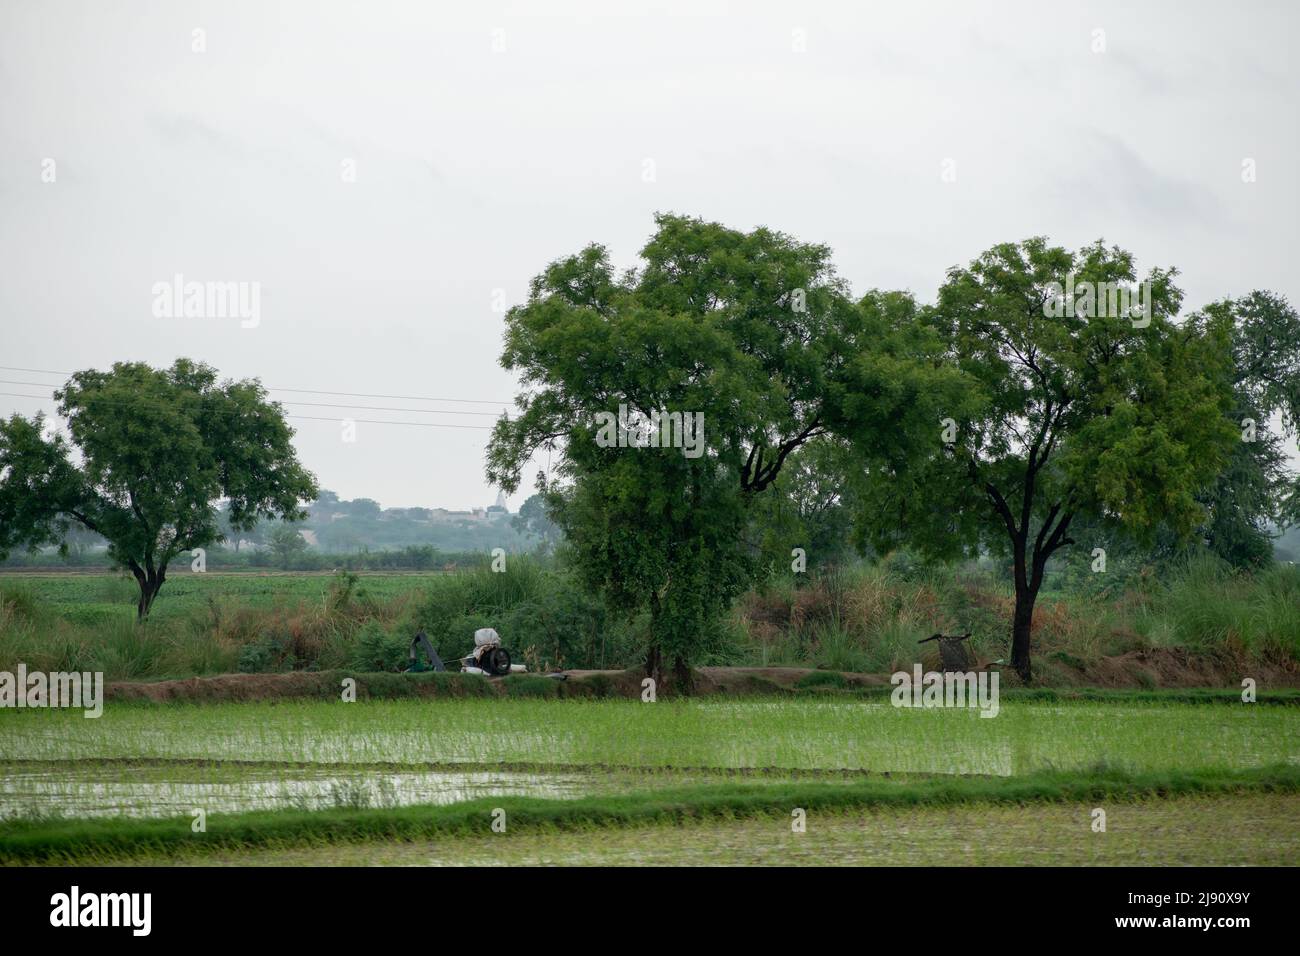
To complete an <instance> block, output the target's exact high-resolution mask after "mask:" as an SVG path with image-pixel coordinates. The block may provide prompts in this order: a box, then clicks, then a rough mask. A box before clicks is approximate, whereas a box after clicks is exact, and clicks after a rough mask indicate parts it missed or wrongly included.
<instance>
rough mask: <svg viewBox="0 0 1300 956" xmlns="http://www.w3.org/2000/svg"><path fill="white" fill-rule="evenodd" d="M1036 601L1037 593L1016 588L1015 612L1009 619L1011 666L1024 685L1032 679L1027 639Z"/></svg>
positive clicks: (1032, 621) (1030, 629)
mask: <svg viewBox="0 0 1300 956" xmlns="http://www.w3.org/2000/svg"><path fill="white" fill-rule="evenodd" d="M1037 600H1038V594H1037V592H1035V591H1032V590H1030V589H1029V588H1024V589H1023V590H1022V589H1021V588H1016V610H1015V614H1014V615H1013V617H1012V619H1011V666H1012V667H1013V668H1015V671H1016V673H1017V674H1019V675H1020V679H1021V680H1022V681H1024V682H1025V683H1026V684H1028V683H1029V681H1030V680H1031V678H1032V670H1031V668H1030V664H1029V638H1030V633H1031V631H1032V629H1033V624H1034V602H1035V601H1037Z"/></svg>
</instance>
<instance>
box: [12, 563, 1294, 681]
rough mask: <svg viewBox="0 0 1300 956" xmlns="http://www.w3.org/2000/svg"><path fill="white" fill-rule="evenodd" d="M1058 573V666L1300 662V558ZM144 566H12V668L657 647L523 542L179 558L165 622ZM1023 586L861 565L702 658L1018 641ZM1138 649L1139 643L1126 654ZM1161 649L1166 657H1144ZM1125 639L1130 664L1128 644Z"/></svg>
mask: <svg viewBox="0 0 1300 956" xmlns="http://www.w3.org/2000/svg"><path fill="white" fill-rule="evenodd" d="M1103 577H1104V576H1103V575H1091V576H1089V577H1086V578H1084V579H1083V580H1082V581H1076V582H1074V584H1073V585H1072V589H1069V590H1066V589H1058V590H1056V591H1049V592H1045V593H1044V595H1043V597H1042V599H1041V600H1040V602H1039V605H1038V608H1037V610H1036V613H1035V618H1034V634H1035V638H1034V640H1035V645H1036V647H1035V663H1034V666H1035V673H1036V678H1037V680H1038V681H1039V683H1041V684H1047V685H1049V686H1080V685H1088V684H1090V683H1102V684H1106V685H1109V686H1133V687H1143V686H1147V687H1153V686H1162V685H1163V684H1166V683H1170V682H1174V683H1177V684H1179V685H1180V686H1193V685H1198V684H1199V685H1207V686H1208V685H1218V686H1226V685H1228V684H1232V685H1238V684H1239V682H1240V675H1241V674H1243V673H1247V672H1249V673H1251V674H1253V675H1254V676H1256V677H1259V676H1260V673H1261V671H1262V670H1265V669H1267V670H1268V672H1269V678H1270V680H1271V681H1272V683H1273V684H1274V685H1275V686H1279V685H1278V681H1279V680H1280V679H1285V678H1287V675H1290V677H1289V679H1290V681H1291V682H1292V683H1295V682H1296V677H1295V674H1296V673H1297V672H1298V671H1300V568H1296V567H1293V566H1289V565H1277V566H1274V567H1271V568H1268V569H1264V570H1261V571H1260V572H1258V573H1256V574H1254V575H1245V574H1238V573H1234V572H1232V571H1231V570H1230V569H1227V568H1226V567H1224V566H1223V565H1221V564H1217V563H1215V562H1214V561H1211V560H1209V559H1199V560H1193V561H1189V562H1188V563H1186V564H1185V565H1183V566H1181V567H1179V568H1176V569H1173V570H1170V571H1169V572H1168V573H1167V574H1164V575H1163V576H1162V577H1161V578H1160V579H1159V580H1158V581H1157V580H1155V579H1153V578H1150V577H1142V576H1141V575H1136V576H1130V577H1120V576H1117V577H1116V578H1115V579H1113V580H1109V581H1102V580H1093V578H1097V579H1100V578H1103ZM134 602H135V585H134V583H133V582H132V581H131V580H129V579H127V578H123V577H121V576H118V575H112V574H87V573H65V574H36V573H13V572H10V573H3V572H0V669H12V667H13V666H14V665H16V663H17V662H18V661H20V660H21V661H25V662H26V663H27V664H28V666H29V667H33V668H36V669H41V670H95V671H103V672H104V673H105V674H106V675H107V677H108V679H109V680H133V679H134V680H138V679H146V680H147V679H158V678H167V677H188V676H193V675H197V674H217V673H231V672H235V671H245V672H257V673H266V672H277V671H288V670H324V669H332V668H351V669H354V670H371V671H374V670H398V669H400V668H401V666H402V664H403V662H404V661H405V657H406V648H407V645H408V644H409V642H410V638H411V635H412V634H413V633H414V632H415V630H416V629H419V628H423V629H425V630H426V631H427V632H428V633H429V635H430V637H431V639H432V640H433V641H434V644H435V646H437V647H438V648H439V651H440V652H442V653H443V655H444V656H449V655H457V654H462V653H466V652H467V651H468V649H469V647H470V646H471V644H472V635H473V633H474V630H475V629H476V628H478V627H487V626H491V627H495V628H497V629H498V631H499V632H500V633H501V634H502V636H503V637H504V638H505V640H506V642H507V644H508V646H510V647H511V648H512V649H513V650H514V651H516V652H517V655H516V656H517V658H519V659H522V660H523V661H525V662H526V663H528V664H529V665H530V667H531V668H532V669H534V670H538V669H543V668H546V669H550V668H559V667H569V668H598V669H606V668H615V669H618V668H623V667H627V666H631V665H633V664H635V663H636V662H638V661H639V660H640V659H641V657H642V648H643V640H644V628H645V626H646V622H645V621H642V620H631V621H627V620H621V619H618V618H616V617H615V616H613V615H611V614H609V613H608V612H607V611H606V610H605V608H604V607H603V605H601V603H600V602H599V601H598V600H597V599H596V598H594V597H593V596H592V595H591V594H590V593H588V592H587V591H586V589H584V588H582V587H581V586H580V585H579V584H578V583H577V582H576V580H575V579H574V578H573V577H572V576H571V575H570V574H569V573H567V572H565V571H564V570H563V569H561V568H558V567H556V566H554V565H553V564H550V563H547V562H539V561H537V560H535V559H531V558H527V557H515V558H512V559H511V561H510V563H509V564H508V567H507V571H506V572H505V573H501V574H497V573H493V572H492V571H490V570H489V569H487V568H471V569H467V570H463V571H458V572H453V573H419V572H409V573H403V572H376V573H360V574H341V575H330V574H308V573H285V574H280V573H251V572H240V573H222V572H216V571H213V572H208V573H204V574H191V573H187V572H178V573H175V574H174V575H173V576H172V578H171V579H169V580H168V582H167V584H166V585H165V586H164V589H163V592H162V594H161V595H160V597H159V599H158V601H157V603H156V604H155V605H154V611H153V613H152V615H151V618H150V620H149V622H148V623H147V625H145V626H138V625H137V624H136V623H135V612H134ZM1011 606H1012V597H1011V593H1010V590H1009V587H1008V585H1007V583H1006V581H1004V580H1002V579H1001V577H999V576H998V575H997V574H996V573H995V571H994V570H993V569H990V568H989V567H986V566H980V565H968V566H962V567H954V568H943V569H930V570H924V569H917V568H911V567H907V566H902V565H901V564H900V563H899V562H896V561H894V562H890V561H885V562H881V563H877V564H862V565H856V566H853V567H850V568H845V569H843V570H841V571H836V572H833V573H826V574H822V575H813V576H809V577H808V578H807V579H801V580H797V581H795V580H784V579H778V580H774V581H772V582H769V583H768V584H767V585H766V586H765V587H763V588H760V589H757V590H754V591H751V592H750V593H748V594H746V595H745V596H744V597H743V598H742V599H741V600H740V601H739V602H738V604H737V606H736V608H735V610H734V613H733V614H732V615H731V617H730V618H728V619H727V620H725V621H722V622H719V623H718V625H717V626H716V627H717V629H718V632H717V633H713V634H709V635H705V636H704V637H705V638H707V640H703V638H702V640H703V643H705V644H706V645H707V646H709V647H710V648H712V650H711V651H710V654H709V656H708V659H706V660H703V661H701V662H700V663H704V664H714V665H762V666H767V665H801V666H811V667H817V668H821V669H826V670H840V671H859V672H874V673H885V672H890V671H893V670H897V669H898V668H899V667H906V666H910V664H911V663H912V662H913V661H915V660H917V659H918V655H920V654H923V653H924V652H925V650H928V651H929V652H930V653H931V654H933V653H934V652H933V645H931V646H930V647H929V648H927V649H922V648H921V647H920V645H918V643H917V642H918V641H919V640H920V639H921V638H922V637H928V636H929V635H931V634H933V633H935V632H936V631H938V632H942V633H947V634H952V633H967V632H969V633H970V634H971V635H972V637H971V640H970V642H969V645H968V646H969V647H970V649H971V651H972V652H973V654H974V655H975V657H976V659H977V660H981V661H994V660H997V659H999V658H1004V657H1005V656H1006V655H1007V635H1008V622H1009V620H1010V615H1011ZM1125 655H1127V656H1128V657H1127V658H1125ZM1134 655H1146V656H1147V657H1148V658H1150V659H1151V660H1158V665H1153V664H1151V663H1150V661H1148V663H1147V664H1146V665H1144V664H1143V662H1142V661H1140V660H1136V659H1134ZM1119 658H1124V659H1123V660H1119V661H1118V663H1116V659H1119Z"/></svg>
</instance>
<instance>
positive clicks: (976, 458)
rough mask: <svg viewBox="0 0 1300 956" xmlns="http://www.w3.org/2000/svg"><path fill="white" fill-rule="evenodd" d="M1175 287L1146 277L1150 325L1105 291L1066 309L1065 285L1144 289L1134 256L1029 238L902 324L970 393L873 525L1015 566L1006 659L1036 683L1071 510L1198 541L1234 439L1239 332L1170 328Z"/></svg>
mask: <svg viewBox="0 0 1300 956" xmlns="http://www.w3.org/2000/svg"><path fill="white" fill-rule="evenodd" d="M1173 279H1174V272H1173V271H1172V270H1162V269H1156V270H1154V271H1152V272H1151V273H1150V274H1149V275H1148V276H1146V281H1148V282H1149V283H1150V286H1149V290H1150V294H1149V298H1148V299H1147V301H1145V302H1142V299H1139V298H1136V297H1135V301H1136V302H1139V303H1142V304H1143V310H1142V312H1141V313H1140V314H1139V313H1138V312H1137V311H1136V310H1134V311H1132V312H1125V311H1123V310H1120V309H1116V308H1112V304H1110V303H1107V302H1106V296H1105V295H1104V294H1103V295H1102V296H1101V297H1100V298H1099V299H1094V301H1093V303H1092V304H1091V305H1089V304H1087V303H1086V301H1085V300H1084V299H1083V297H1082V292H1077V291H1076V294H1077V295H1078V298H1075V297H1074V296H1070V307H1069V308H1065V307H1064V303H1063V299H1065V298H1066V297H1067V295H1066V292H1065V290H1067V289H1073V290H1083V289H1085V288H1088V287H1089V286H1088V285H1087V284H1092V286H1091V287H1092V288H1094V289H1097V288H1105V287H1104V286H1099V284H1101V283H1116V284H1123V285H1124V286H1125V287H1133V286H1135V285H1136V283H1137V281H1138V277H1137V274H1136V272H1135V269H1134V265H1133V261H1132V257H1131V256H1130V255H1129V254H1128V253H1126V252H1124V251H1123V250H1121V249H1118V248H1114V247H1109V248H1108V247H1106V246H1104V245H1102V244H1101V243H1096V244H1094V245H1091V246H1087V247H1085V248H1083V249H1081V250H1079V251H1077V252H1069V251H1067V250H1066V249H1063V248H1059V247H1054V246H1050V245H1048V243H1047V242H1046V241H1045V240H1043V239H1031V240H1028V241H1026V242H1023V243H1018V244H1014V243H1013V244H1004V245H999V246H995V247H994V248H992V249H990V250H989V251H987V252H985V253H984V254H983V255H981V256H980V257H979V258H977V259H976V260H974V261H973V262H972V263H971V264H970V266H969V267H966V268H954V269H952V270H950V272H949V274H948V277H947V281H946V282H945V283H944V285H943V286H942V288H941V289H940V292H939V296H938V302H937V304H936V305H935V306H934V307H932V308H927V309H920V308H915V309H914V310H913V311H912V314H910V315H909V314H908V312H907V310H904V311H903V312H902V313H900V314H899V315H897V316H896V322H897V323H902V324H910V323H917V324H922V325H925V326H927V327H929V328H930V329H932V330H933V331H934V332H935V333H936V334H938V335H939V336H940V338H941V339H942V341H943V351H944V358H945V361H946V362H948V363H950V364H951V365H952V367H954V368H955V369H958V370H959V371H960V373H961V375H962V376H963V378H964V380H965V382H966V383H967V384H968V390H967V391H966V392H965V393H964V395H963V397H962V398H961V399H960V400H959V401H958V403H957V404H956V405H955V406H954V407H953V408H952V410H951V411H949V412H947V413H946V414H945V415H944V416H943V417H944V418H945V419H948V420H947V421H945V422H942V423H941V422H940V421H936V422H935V423H934V430H933V437H932V441H931V444H930V447H929V450H928V451H927V452H925V453H924V454H922V455H919V456H916V457H913V458H910V459H909V460H907V461H906V462H905V467H904V468H903V469H901V470H900V471H898V472H891V471H889V470H886V469H879V468H878V469H875V470H873V471H872V472H871V473H870V478H871V479H872V480H871V481H870V493H869V494H868V498H867V500H868V504H867V506H866V508H865V512H864V520H865V521H866V523H867V524H868V525H869V526H870V528H871V530H872V532H873V537H874V539H875V540H876V541H877V543H878V546H881V547H885V546H890V545H895V544H900V543H904V542H906V543H907V544H909V545H911V546H913V547H916V548H918V549H920V550H923V551H928V552H931V553H935V554H939V555H943V556H956V555H959V554H963V553H964V554H972V553H975V552H977V551H979V550H983V549H988V550H990V551H993V552H996V553H1001V554H1004V555H1006V556H1007V557H1008V558H1009V559H1010V564H1011V567H1012V569H1013V577H1014V587H1015V609H1014V613H1013V618H1012V622H1011V660H1012V665H1013V666H1014V667H1015V669H1016V671H1017V672H1018V673H1019V675H1020V676H1021V677H1022V679H1024V680H1026V681H1028V680H1029V679H1030V678H1031V676H1032V669H1031V663H1030V637H1031V628H1032V623H1033V611H1034V605H1035V602H1036V601H1037V598H1038V593H1039V590H1040V589H1041V587H1042V583H1043V575H1044V571H1045V568H1046V565H1047V562H1048V560H1049V558H1051V557H1052V555H1054V554H1055V553H1057V552H1058V551H1060V550H1061V549H1062V548H1066V547H1068V546H1069V545H1072V544H1074V543H1075V540H1074V538H1073V537H1072V535H1071V524H1072V522H1073V521H1074V519H1075V517H1076V515H1080V514H1092V515H1096V516H1101V517H1105V518H1107V519H1110V520H1113V521H1115V522H1118V523H1120V524H1121V525H1123V526H1124V527H1125V528H1127V529H1128V530H1129V531H1131V532H1132V533H1134V534H1138V535H1143V534H1150V533H1152V532H1153V531H1154V530H1155V529H1157V528H1159V527H1166V528H1168V529H1171V530H1173V531H1174V532H1176V533H1179V534H1183V535H1186V534H1188V533H1190V532H1191V530H1192V529H1194V528H1196V527H1197V526H1198V524H1199V523H1200V522H1201V521H1202V520H1203V518H1204V509H1203V508H1202V506H1201V505H1200V504H1199V503H1198V501H1197V495H1198V493H1199V492H1201V491H1202V490H1203V489H1205V488H1206V487H1207V486H1209V485H1210V483H1212V482H1213V481H1214V479H1215V477H1216V475H1217V474H1218V472H1219V470H1220V468H1221V467H1222V465H1223V464H1224V462H1225V461H1226V460H1227V459H1228V457H1229V456H1230V455H1231V453H1232V449H1233V447H1234V445H1235V444H1236V442H1237V441H1238V430H1237V428H1236V427H1235V426H1234V424H1233V422H1232V421H1231V418H1230V414H1229V413H1230V411H1231V408H1232V388H1231V378H1232V370H1231V352H1230V348H1229V330H1228V328H1227V324H1226V323H1225V322H1224V321H1221V320H1211V321H1207V322H1205V323H1202V324H1199V325H1196V326H1191V325H1190V324H1189V326H1188V327H1180V326H1179V325H1177V324H1175V323H1174V322H1173V321H1172V320H1173V317H1174V316H1175V315H1176V314H1177V312H1178V309H1179V305H1180V302H1181V297H1182V296H1181V292H1180V291H1179V290H1178V288H1177V287H1176V286H1175V285H1174V283H1173ZM1101 313H1105V314H1101Z"/></svg>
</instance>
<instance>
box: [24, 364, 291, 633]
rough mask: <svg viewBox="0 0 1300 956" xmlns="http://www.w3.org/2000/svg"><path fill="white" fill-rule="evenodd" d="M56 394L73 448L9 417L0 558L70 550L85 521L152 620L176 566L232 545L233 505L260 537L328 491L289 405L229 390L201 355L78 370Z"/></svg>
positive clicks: (239, 388) (241, 523) (248, 390)
mask: <svg viewBox="0 0 1300 956" xmlns="http://www.w3.org/2000/svg"><path fill="white" fill-rule="evenodd" d="M55 398H56V399H57V401H58V408H59V414H60V415H61V416H63V417H64V418H66V419H67V421H68V433H69V434H70V436H71V441H70V442H69V441H68V440H66V439H64V438H63V437H62V435H59V434H56V435H55V436H53V437H52V438H50V439H46V438H45V437H43V436H42V434H41V430H42V425H43V420H42V416H40V415H37V416H36V417H35V419H33V420H28V419H26V418H23V417H22V416H20V415H14V416H12V417H10V418H9V419H8V420H7V421H3V422H0V555H4V554H7V553H8V551H9V550H10V549H11V548H13V547H16V546H20V545H26V546H28V547H29V548H32V549H34V548H36V547H38V546H40V545H43V544H58V545H60V547H66V539H67V535H68V531H69V529H70V528H71V527H72V526H73V524H74V523H75V524H79V525H81V526H82V527H84V528H87V529H89V530H90V531H93V532H95V533H96V534H99V535H102V536H103V537H104V538H105V539H107V541H108V543H109V551H108V553H109V557H110V558H111V559H112V560H113V561H115V562H116V563H117V564H119V565H120V566H122V567H124V568H126V569H127V570H129V571H130V572H131V574H132V576H133V577H134V578H135V580H136V583H137V584H138V585H139V587H140V599H139V602H138V604H137V616H138V617H139V618H141V619H143V618H145V617H146V616H148V614H149V609H150V607H151V606H152V605H153V601H154V599H155V598H156V597H157V595H158V591H159V590H160V589H161V588H162V585H163V582H164V581H165V580H166V578H167V568H168V565H169V564H170V562H171V561H172V560H173V559H174V558H176V557H177V555H179V554H180V553H181V552H183V551H190V550H192V549H194V548H201V547H205V546H207V545H209V544H211V543H213V542H215V541H217V540H219V539H220V537H221V526H220V524H219V523H218V522H219V517H218V513H217V508H216V503H217V502H218V501H219V500H220V499H223V498H224V499H226V500H227V502H228V504H227V509H226V510H227V515H226V520H227V521H228V522H229V526H230V527H231V528H233V529H235V530H246V529H248V528H251V527H252V526H253V525H254V524H256V522H257V521H258V519H259V518H273V517H291V518H296V517H298V516H300V515H301V513H302V512H301V503H302V502H304V501H310V500H311V499H312V497H313V496H314V495H315V494H316V482H315V479H314V478H313V477H312V475H311V474H310V473H309V472H307V471H306V470H305V469H304V468H303V467H302V465H301V464H299V462H298V460H297V457H296V456H295V454H294V450H293V446H292V444H291V443H290V439H291V437H292V435H293V432H292V430H291V429H290V428H289V426H288V425H287V424H285V421H284V416H283V414H282V412H281V409H280V406H279V405H278V404H276V403H274V402H268V401H267V400H266V393H265V391H264V389H263V388H262V386H261V384H260V383H258V382H257V381H256V380H252V381H240V382H234V381H225V382H222V383H220V384H218V382H217V378H216V373H215V372H214V371H213V370H212V369H211V368H209V367H208V366H206V365H202V364H198V363H194V362H191V361H189V360H188V359H180V360H178V361H177V362H176V363H175V364H174V365H173V366H172V367H171V368H170V369H153V368H150V367H149V366H147V365H144V364H142V363H138V362H130V363H122V362H119V363H117V364H115V365H114V366H113V368H112V370H111V371H108V372H100V371H94V370H88V371H84V372H78V373H77V374H75V375H73V376H72V378H71V379H70V380H69V381H68V384H67V385H65V386H64V387H63V388H62V389H60V390H59V391H57V392H55ZM74 452H75V453H76V457H75V460H74V456H73V453H74Z"/></svg>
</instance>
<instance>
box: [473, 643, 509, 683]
mask: <svg viewBox="0 0 1300 956" xmlns="http://www.w3.org/2000/svg"><path fill="white" fill-rule="evenodd" d="M479 666H480V667H482V668H483V669H484V670H485V671H487V672H488V673H489V674H491V675H492V676H493V677H505V676H506V675H507V674H509V673H510V652H509V651H507V650H506V649H505V648H504V647H494V648H492V650H490V651H488V652H487V653H486V654H484V655H483V663H482V664H480V665H479Z"/></svg>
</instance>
